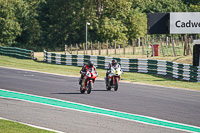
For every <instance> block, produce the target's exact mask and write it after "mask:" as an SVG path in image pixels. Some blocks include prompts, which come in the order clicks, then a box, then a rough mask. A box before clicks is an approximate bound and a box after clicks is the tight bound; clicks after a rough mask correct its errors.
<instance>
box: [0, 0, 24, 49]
mask: <svg viewBox="0 0 200 133" xmlns="http://www.w3.org/2000/svg"><path fill="white" fill-rule="evenodd" d="M21 2H22V1H21ZM0 7H1V10H0V42H1V43H3V44H4V45H7V46H11V45H12V44H15V43H16V41H15V39H16V38H17V36H20V35H21V32H22V29H21V27H20V23H19V22H18V19H17V17H16V11H17V10H21V4H20V2H19V1H15V0H0Z"/></svg>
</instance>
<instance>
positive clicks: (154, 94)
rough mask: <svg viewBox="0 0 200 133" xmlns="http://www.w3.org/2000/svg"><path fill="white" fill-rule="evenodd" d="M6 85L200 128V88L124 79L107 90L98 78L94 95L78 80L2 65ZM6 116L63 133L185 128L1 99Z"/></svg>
mask: <svg viewBox="0 0 200 133" xmlns="http://www.w3.org/2000/svg"><path fill="white" fill-rule="evenodd" d="M0 89H6V90H11V91H17V92H23V93H28V94H34V95H38V96H45V97H50V98H56V99H61V100H66V101H72V102H76V103H82V104H86V105H92V106H95V107H101V108H106V109H111V110H117V111H122V112H127V113H132V114H139V115H145V116H150V117H155V118H159V119H163V120H168V121H173V122H179V123H183V124H189V125H193V126H198V127H199V126H200V102H199V101H200V92H199V91H190V90H184V89H176V88H167V87H158V86H150V85H140V84H133V83H123V82H120V84H119V90H118V91H117V92H114V91H106V89H105V83H104V81H103V80H97V81H96V82H95V84H94V89H93V90H92V92H91V94H89V95H88V94H80V92H79V85H78V78H77V77H67V76H59V75H52V74H44V73H38V72H30V71H22V70H14V69H8V68H1V67H0ZM0 108H1V109H0V117H4V118H8V119H11V120H16V121H20V122H25V123H30V124H33V125H38V126H44V127H47V128H52V129H55V130H60V131H63V132H181V131H177V130H173V129H167V128H163V127H157V126H152V125H146V124H141V123H137V122H133V121H126V120H120V119H117V118H110V117H106V116H98V115H95V114H87V113H83V112H77V111H72V110H66V109H58V108H56V107H49V106H44V105H39V104H34V103H27V102H22V101H16V100H10V99H4V98H1V99H0Z"/></svg>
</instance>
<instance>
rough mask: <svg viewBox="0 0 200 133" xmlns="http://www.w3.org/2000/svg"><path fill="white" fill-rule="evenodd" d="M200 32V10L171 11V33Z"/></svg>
mask: <svg viewBox="0 0 200 133" xmlns="http://www.w3.org/2000/svg"><path fill="white" fill-rule="evenodd" d="M198 33H200V12H171V13H170V34H198Z"/></svg>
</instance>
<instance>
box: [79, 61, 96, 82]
mask: <svg viewBox="0 0 200 133" xmlns="http://www.w3.org/2000/svg"><path fill="white" fill-rule="evenodd" d="M92 69H94V71H95V72H96V74H97V71H96V67H95V66H94V63H93V61H91V60H89V61H88V63H87V64H86V65H84V66H83V67H82V69H81V71H80V74H81V78H80V80H79V85H81V83H82V79H83V77H84V76H85V74H86V72H87V70H92Z"/></svg>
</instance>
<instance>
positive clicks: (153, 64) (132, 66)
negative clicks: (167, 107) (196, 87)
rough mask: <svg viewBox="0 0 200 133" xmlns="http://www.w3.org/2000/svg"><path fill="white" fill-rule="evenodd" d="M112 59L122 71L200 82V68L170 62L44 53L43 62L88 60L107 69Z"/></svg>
mask: <svg viewBox="0 0 200 133" xmlns="http://www.w3.org/2000/svg"><path fill="white" fill-rule="evenodd" d="M112 59H116V60H117V61H118V62H119V63H120V64H121V68H122V70H123V71H126V72H140V73H149V74H158V75H165V76H169V77H173V78H176V79H181V80H187V81H191V82H200V67H199V66H198V67H196V66H192V65H189V64H180V63H176V62H171V61H162V60H150V59H127V58H114V57H104V56H93V55H65V54H57V53H51V52H46V51H44V61H45V62H47V63H53V64H61V65H73V66H83V65H84V64H86V63H87V62H88V61H89V60H92V61H93V62H94V65H95V66H96V67H97V68H102V69H107V68H108V64H109V62H110V61H111V60H112Z"/></svg>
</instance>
